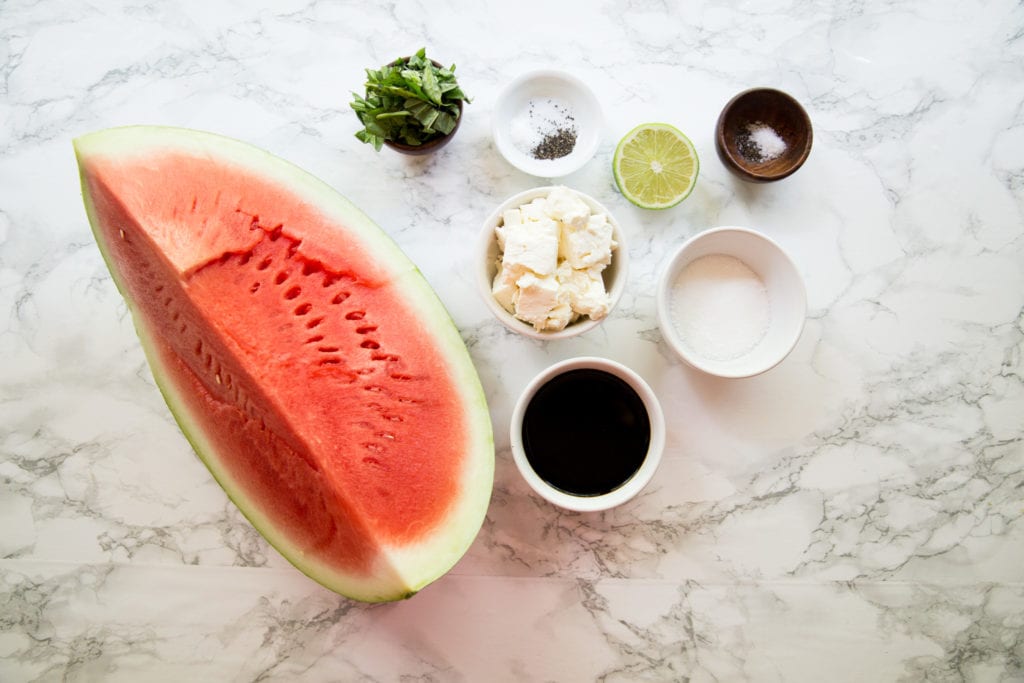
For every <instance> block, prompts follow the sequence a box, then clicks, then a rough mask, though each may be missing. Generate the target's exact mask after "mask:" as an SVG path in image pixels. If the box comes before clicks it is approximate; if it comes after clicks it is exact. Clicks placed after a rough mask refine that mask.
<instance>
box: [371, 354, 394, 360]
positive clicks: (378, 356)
mask: <svg viewBox="0 0 1024 683" xmlns="http://www.w3.org/2000/svg"><path fill="white" fill-rule="evenodd" d="M370 360H398V356H396V355H395V354H393V353H375V354H373V355H372V356H370Z"/></svg>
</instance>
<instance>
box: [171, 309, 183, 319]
mask: <svg viewBox="0 0 1024 683" xmlns="http://www.w3.org/2000/svg"><path fill="white" fill-rule="evenodd" d="M180 317H181V313H179V312H178V311H175V312H174V313H173V314H171V321H172V322H178V318H180Z"/></svg>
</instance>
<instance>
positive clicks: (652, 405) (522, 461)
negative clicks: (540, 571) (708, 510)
mask: <svg viewBox="0 0 1024 683" xmlns="http://www.w3.org/2000/svg"><path fill="white" fill-rule="evenodd" d="M584 368H592V369H596V370H602V371H604V372H607V373H609V374H611V375H614V376H615V377H618V378H619V379H621V380H623V381H624V382H625V383H626V384H628V385H629V386H630V387H631V388H632V389H633V391H635V392H636V393H637V395H638V396H639V397H640V400H641V401H643V404H644V408H646V410H647V416H648V418H649V420H650V427H651V435H650V443H649V446H648V448H647V454H646V456H645V457H644V460H643V463H642V464H641V465H640V468H639V469H638V470H637V471H636V472H635V473H634V474H633V475H632V476H631V477H630V478H629V479H628V480H626V482H625V483H624V484H622V485H621V486H619V487H618V488H616V489H613V490H612V491H610V492H608V493H604V494H601V495H596V496H579V495H573V494H571V493H566V492H565V491H562V490H561V489H558V488H556V487H554V486H552V485H551V484H549V483H547V482H546V481H544V480H543V479H542V478H541V477H540V475H538V474H537V472H536V471H534V469H533V467H531V466H530V462H529V460H528V458H527V456H526V451H525V449H524V447H523V417H524V416H525V414H526V408H527V407H528V406H529V405H530V401H531V400H533V397H534V396H535V395H536V394H537V391H538V390H539V389H540V388H541V387H542V386H544V385H545V384H546V383H547V382H549V381H550V380H552V379H553V378H555V377H557V376H558V375H561V374H563V373H566V372H569V371H570V370H579V369H584ZM509 435H510V437H511V442H512V457H513V459H514V460H515V463H516V467H517V468H518V469H519V472H520V474H522V476H523V479H525V480H526V483H527V484H529V485H530V488H532V489H533V490H534V491H535V492H536V493H537V494H538V495H539V496H541V497H542V498H544V499H545V500H546V501H548V502H549V503H552V504H554V505H557V506H559V507H561V508H565V509H567V510H575V511H577V512H596V511H600V510H607V509H609V508H613V507H615V506H617V505H622V504H623V503H625V502H626V501H628V500H630V499H632V498H633V497H634V496H636V495H637V494H638V493H640V491H642V490H643V488H644V487H645V486H647V484H648V483H649V482H650V481H651V478H652V477H653V476H654V473H655V471H656V470H657V469H658V465H659V464H660V463H661V456H662V453H663V452H664V450H665V416H664V413H663V412H662V410H661V404H660V403H659V402H658V397H657V396H656V395H655V394H654V391H653V390H652V389H651V387H650V386H649V385H648V384H647V382H645V381H644V380H643V378H642V377H640V375H638V374H636V373H635V372H633V371H632V370H630V369H629V368H627V367H626V366H624V365H622V364H620V363H616V362H615V361H611V360H607V359H605V358H595V357H589V356H588V357H581V358H570V359H569V360H564V361H562V362H560V363H555V364H554V365H552V366H550V367H549V368H547V369H546V370H544V371H543V372H541V373H540V374H539V375H537V376H536V377H534V378H533V380H532V381H531V382H530V384H529V385H527V387H526V389H524V390H523V393H522V394H520V396H519V400H518V401H517V402H516V405H515V408H514V409H513V411H512V420H511V424H510V427H509ZM581 455H582V456H583V458H584V459H585V455H586V454H581Z"/></svg>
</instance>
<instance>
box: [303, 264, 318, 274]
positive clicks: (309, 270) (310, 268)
mask: <svg viewBox="0 0 1024 683" xmlns="http://www.w3.org/2000/svg"><path fill="white" fill-rule="evenodd" d="M318 270H320V264H319V263H317V262H316V261H306V262H305V263H303V264H302V274H303V275H305V276H307V277H308V276H310V275H312V274H313V273H315V272H317V271H318Z"/></svg>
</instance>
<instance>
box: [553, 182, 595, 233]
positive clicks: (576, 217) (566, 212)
mask: <svg viewBox="0 0 1024 683" xmlns="http://www.w3.org/2000/svg"><path fill="white" fill-rule="evenodd" d="M545 210H546V211H547V214H548V216H550V217H551V218H553V219H555V220H556V221H561V222H562V224H563V225H564V226H566V227H571V228H574V229H577V230H579V229H581V228H583V227H584V226H586V224H587V219H588V218H590V207H589V206H587V203H586V202H584V201H583V200H582V199H580V196H579V195H577V194H576V193H575V192H573V191H572V190H570V189H569V188H567V187H561V186H559V187H556V188H554V189H553V190H551V192H549V193H548V198H547V204H546V205H545Z"/></svg>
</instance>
